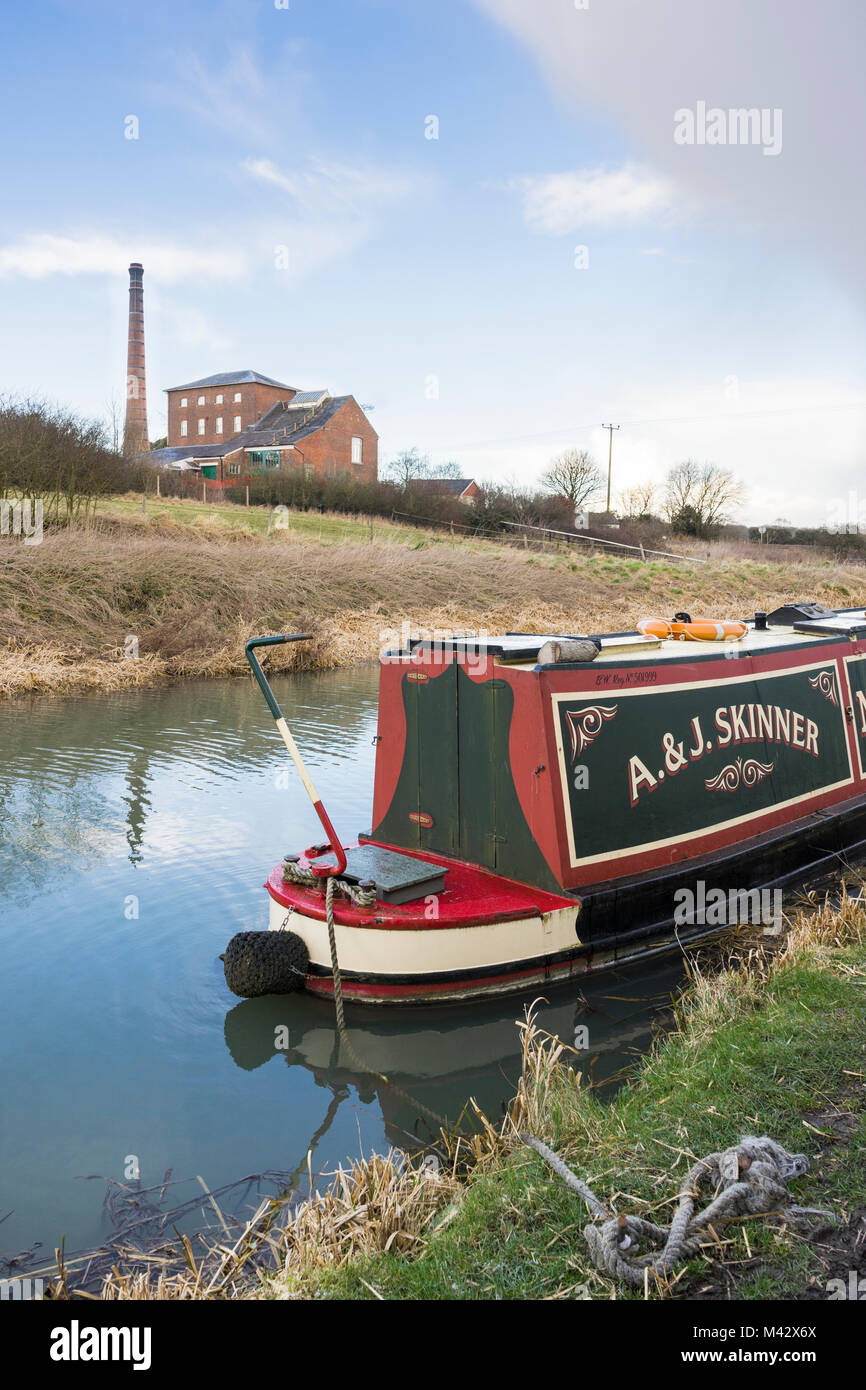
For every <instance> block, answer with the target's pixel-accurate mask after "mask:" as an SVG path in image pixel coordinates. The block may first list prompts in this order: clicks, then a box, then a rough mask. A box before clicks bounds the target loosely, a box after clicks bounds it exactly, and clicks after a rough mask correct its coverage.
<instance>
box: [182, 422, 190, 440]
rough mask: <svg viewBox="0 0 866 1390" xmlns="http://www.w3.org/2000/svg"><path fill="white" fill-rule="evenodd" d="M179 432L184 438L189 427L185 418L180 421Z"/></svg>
mask: <svg viewBox="0 0 866 1390" xmlns="http://www.w3.org/2000/svg"><path fill="white" fill-rule="evenodd" d="M180 433H181V437H182V438H183V439H186V437H187V435H188V434H189V428H188V426H187V423H186V420H181V422H180Z"/></svg>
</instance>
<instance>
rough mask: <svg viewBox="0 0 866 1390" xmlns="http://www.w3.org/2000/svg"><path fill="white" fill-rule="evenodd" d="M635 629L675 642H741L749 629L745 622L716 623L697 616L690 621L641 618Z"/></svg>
mask: <svg viewBox="0 0 866 1390" xmlns="http://www.w3.org/2000/svg"><path fill="white" fill-rule="evenodd" d="M637 630H638V632H640V633H642V634H643V636H644V637H661V638H666V637H672V638H673V639H674V640H675V641H677V642H741V641H742V640H743V638H744V637H745V635H746V633H747V632H748V630H749V629H748V627H747V625H746V624H745V623H717V622H713V621H712V619H710V618H698V619H696V620H695V621H694V622H690V623H677V622H671V623H669V622H668V621H667V619H666V618H642V619H641V621H640V622H639V623H638V625H637Z"/></svg>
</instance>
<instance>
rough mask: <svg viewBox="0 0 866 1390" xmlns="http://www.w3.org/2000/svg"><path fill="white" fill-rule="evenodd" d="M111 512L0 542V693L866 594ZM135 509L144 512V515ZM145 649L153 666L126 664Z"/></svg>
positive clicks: (226, 511)
mask: <svg viewBox="0 0 866 1390" xmlns="http://www.w3.org/2000/svg"><path fill="white" fill-rule="evenodd" d="M148 505H149V507H150V508H151V510H149V511H148V514H147V516H146V517H142V516H141V515H140V502H139V503H136V501H135V500H134V499H117V500H116V502H114V503H112V504H105V508H104V514H103V515H102V516H101V518H100V519H98V520H97V522H96V524H95V525H92V526H90V527H88V528H87V529H83V530H80V531H74V530H73V531H69V532H65V533H61V534H55V535H51V534H49V535H47V536H46V537H45V539H44V541H43V543H42V544H41V545H38V546H25V545H24V544H23V543H22V542H21V541H20V540H15V539H11V538H10V539H5V540H4V541H3V543H2V547H0V619H2V645H0V694H5V695H17V694H23V693H26V692H28V691H32V692H62V691H65V690H71V689H75V688H82V687H89V688H101V689H108V690H110V689H117V688H128V687H130V686H140V685H146V684H154V683H157V682H159V681H162V680H166V679H172V678H177V677H183V676H228V675H235V674H239V673H241V672H243V671H244V670H245V669H246V667H245V664H244V660H243V643H244V641H245V640H246V638H247V637H249V636H251V635H253V634H254V633H260V632H263V631H291V630H297V629H299V628H305V629H309V630H311V631H313V632H314V633H315V641H314V642H312V643H310V644H308V645H304V646H303V647H297V648H293V649H292V650H290V651H287V652H284V653H280V654H278V655H275V656H273V657H272V658H270V659H271V660H272V661H273V662H274V664H275V665H279V664H280V663H281V662H282V663H284V664H285V665H295V666H298V667H313V668H321V667H328V666H339V665H348V664H350V663H352V662H357V661H365V660H370V659H372V658H373V657H375V655H376V653H377V651H378V650H379V646H380V642H381V640H382V633H383V631H384V630H387V629H393V630H398V631H399V629H400V628H401V626H402V624H403V623H404V622H409V623H410V624H412V625H413V626H424V627H426V628H428V629H431V628H439V629H442V630H445V631H450V630H454V629H458V630H459V629H464V630H465V629H471V630H477V629H479V628H485V629H486V630H488V631H490V632H494V631H497V630H500V631H501V630H504V629H509V628H511V629H517V630H528V631H540V630H544V629H547V630H550V629H557V628H559V629H564V630H566V631H598V630H610V629H612V628H617V627H625V626H628V625H630V624H632V623H634V622H635V621H636V620H637V619H639V618H640V617H641V616H644V615H645V614H647V613H652V612H660V613H664V614H666V613H668V612H673V611H675V610H676V609H680V608H683V607H684V606H685V607H689V608H690V609H693V610H694V611H695V612H700V613H705V614H707V615H708V616H719V617H734V616H739V615H741V614H743V613H744V612H749V611H751V610H752V609H754V608H755V607H756V606H758V607H764V608H772V607H773V606H775V605H777V604H779V603H781V602H784V601H785V600H788V599H791V598H793V597H809V598H815V599H818V600H822V601H824V602H826V603H827V604H828V605H831V606H832V605H835V606H843V605H845V604H853V603H856V602H862V601H863V599H864V596H866V595H864V587H866V586H864V583H863V571H862V568H860V569H858V568H856V567H854V566H847V567H846V566H842V565H834V564H831V563H830V562H829V561H827V560H819V559H816V558H815V557H814V556H808V555H805V554H804V556H802V557H788V558H786V559H782V560H779V561H769V560H764V559H763V558H760V557H757V558H756V557H754V556H747V557H745V558H744V557H743V556H742V555H740V554H738V553H736V552H734V553H732V552H731V548H730V547H716V548H713V547H711V548H710V556H711V558H710V560H709V562H708V563H705V564H701V565H698V564H697V563H693V562H677V561H667V560H656V561H651V562H647V563H643V562H641V561H640V560H636V559H629V558H626V557H623V556H613V555H597V554H585V553H580V554H574V553H573V552H572V551H569V552H567V553H566V552H565V551H562V552H560V553H545V554H542V553H538V552H532V551H523V550H521V549H519V548H515V547H513V546H507V545H499V544H496V543H493V542H489V541H477V540H473V541H470V540H465V539H459V538H457V539H452V538H451V537H450V536H448V535H447V534H446V533H442V532H432V531H431V532H424V531H415V530H406V529H405V528H401V527H399V526H394V525H392V524H390V523H387V522H381V523H380V522H378V521H377V522H376V523H375V526H374V530H373V539H372V540H371V539H370V532H369V523H368V520H367V519H354V518H345V517H339V518H336V517H322V516H319V515H318V514H310V513H292V514H290V515H289V517H288V522H289V524H288V526H287V528H286V529H280V530H272V531H271V533H270V534H268V533H267V513H266V512H265V510H264V509H253V508H250V509H249V510H247V509H246V508H243V507H234V508H232V507H228V506H222V507H219V508H216V507H210V508H208V507H205V506H203V505H202V504H200V503H194V502H183V503H181V502H173V503H171V504H165V506H164V508H163V510H162V511H158V510H154V508H153V506H152V503H149V504H148ZM136 506H138V508H139V511H138V513H136V510H135V509H136ZM131 636H132V637H135V638H137V639H138V651H139V658H138V659H128V658H127V657H126V655H125V651H126V649H127V646H128V643H127V639H128V638H129V637H131Z"/></svg>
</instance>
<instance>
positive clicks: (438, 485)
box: [412, 478, 475, 497]
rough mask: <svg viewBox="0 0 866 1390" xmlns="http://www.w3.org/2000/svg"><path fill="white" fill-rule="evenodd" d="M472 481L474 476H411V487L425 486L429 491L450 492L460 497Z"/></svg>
mask: <svg viewBox="0 0 866 1390" xmlns="http://www.w3.org/2000/svg"><path fill="white" fill-rule="evenodd" d="M474 482H475V479H474V478H413V479H412V487H426V488H428V489H429V490H430V491H431V492H450V493H452V494H453V495H454V496H455V497H460V496H461V495H462V494H463V493H464V492H465V491H466V489H467V488H468V487H471V486H472V484H473V483H474Z"/></svg>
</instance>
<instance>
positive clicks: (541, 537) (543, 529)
mask: <svg viewBox="0 0 866 1390" xmlns="http://www.w3.org/2000/svg"><path fill="white" fill-rule="evenodd" d="M391 517H392V520H393V519H396V518H397V517H400V518H401V520H404V521H409V522H411V523H412V524H413V525H415V526H425V527H431V526H432V527H435V528H437V529H439V530H442V531H450V533H451V534H452V535H454V533H455V531H459V532H461V533H465V534H466V536H467V538H474V537H478V539H479V540H493V541H499V542H500V543H501V544H505V545H509V544H510V545H515V544H518V543H519V542H520V541H523V543H524V545H528V544H530V543H531V544H533V545H537V546H538V547H539V548H540V549H544V547H545V545H551V546H554V547H555V548H556V549H561V548H563V547H568V546H569V545H571V544H572V543H574V542H582V543H583V544H584V545H589V546H590V547H594V546H597V545H598V546H605V547H607V548H610V549H613V550H617V551H627V552H628V553H629V554H633V555H639V556H640V558H641V559H642V560H647V559H649V558H659V559H665V560H686V561H691V562H694V563H695V564H698V565H705V564H706V563H707V560H706V559H705V558H704V556H702V555H682V554H679V553H677V552H676V551H672V550H653V549H651V548H650V547H649V546H645V545H642V544H638V545H630V544H628V543H627V542H626V541H613V540H609V539H607V538H606V537H604V536H594V535H589V534H586V535H584V534H583V532H581V531H559V530H557V529H556V527H553V526H532V525H530V524H529V523H528V522H523V521H503V522H502V523H501V524H502V526H503V527H508V528H509V529H508V530H507V531H503V530H499V529H495V528H493V527H484V526H469V525H466V524H465V523H463V522H460V521H443V520H442V519H441V518H440V517H432V516H421V515H419V514H417V513H414V512H398V511H392V512H391ZM530 532H531V533H532V534H531V536H530V535H529V534H528V533H530Z"/></svg>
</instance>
